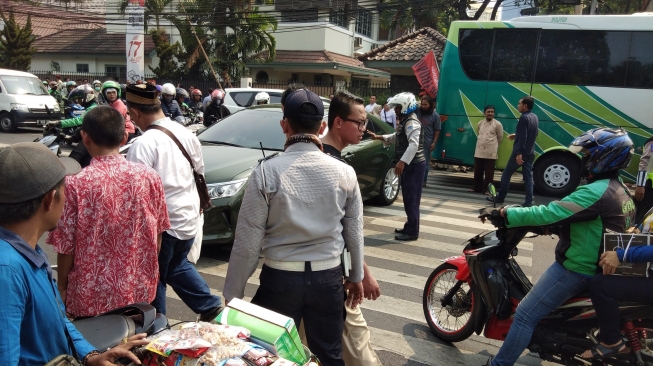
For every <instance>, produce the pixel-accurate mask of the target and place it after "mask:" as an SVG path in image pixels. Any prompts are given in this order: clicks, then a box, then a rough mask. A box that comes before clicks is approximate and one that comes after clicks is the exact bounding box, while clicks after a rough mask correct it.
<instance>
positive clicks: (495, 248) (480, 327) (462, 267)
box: [423, 186, 653, 366]
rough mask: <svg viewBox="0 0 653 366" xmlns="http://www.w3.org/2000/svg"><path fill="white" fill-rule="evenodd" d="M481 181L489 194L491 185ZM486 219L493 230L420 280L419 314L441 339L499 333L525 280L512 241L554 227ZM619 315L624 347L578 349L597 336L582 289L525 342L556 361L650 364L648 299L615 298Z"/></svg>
mask: <svg viewBox="0 0 653 366" xmlns="http://www.w3.org/2000/svg"><path fill="white" fill-rule="evenodd" d="M489 189H490V192H491V193H492V195H493V196H495V195H496V190H495V189H494V187H493V186H490V187H489ZM495 207H496V205H495ZM490 221H491V222H492V224H493V225H494V226H495V227H496V228H497V230H496V231H492V232H489V233H485V234H481V235H477V236H475V237H473V238H471V239H470V240H468V241H467V242H465V243H466V246H465V248H464V249H463V255H460V256H456V257H450V258H447V259H445V260H444V263H443V264H442V265H440V266H438V267H437V268H436V269H435V270H433V273H431V275H430V276H429V278H428V280H427V281H426V286H425V287H424V296H423V306H424V316H425V317H426V321H427V323H428V325H429V327H430V328H431V330H432V331H433V333H435V335H436V336H437V337H438V338H440V339H442V340H444V341H447V342H460V341H463V340H465V339H467V338H469V337H470V336H471V335H472V334H473V333H476V334H479V335H480V334H481V332H483V335H484V336H485V337H486V338H489V339H496V340H501V341H503V340H505V338H506V335H507V334H508V330H509V329H510V325H511V324H512V318H513V316H514V313H515V310H516V308H517V305H519V302H520V301H521V300H522V299H523V298H524V297H525V296H526V294H527V293H528V292H529V291H530V289H531V288H532V287H533V284H532V283H531V282H530V281H529V280H528V278H527V277H526V276H525V275H524V272H523V271H522V270H521V268H520V267H519V265H518V264H517V262H516V261H515V259H514V257H515V256H517V254H518V250H517V246H518V245H519V243H520V242H521V241H522V239H524V238H525V237H526V235H527V234H528V233H529V232H531V233H534V234H535V235H550V234H552V233H556V232H557V227H519V228H510V229H508V228H506V227H505V224H504V221H503V219H501V218H500V217H496V218H493V219H490ZM620 318H621V324H623V328H622V334H623V335H624V337H625V338H626V339H627V340H628V345H629V347H630V349H631V352H630V353H629V354H620V355H615V356H613V357H608V358H603V359H600V360H585V359H583V358H581V357H580V354H582V353H583V352H584V351H585V350H588V349H590V348H591V347H592V345H594V344H596V343H598V340H597V338H596V335H597V334H598V331H599V329H598V322H597V319H596V312H595V310H594V307H593V306H592V301H591V300H590V299H589V294H587V293H584V294H579V295H577V296H575V297H573V298H571V299H570V300H568V301H567V302H566V303H564V304H563V305H561V306H560V307H558V308H557V309H555V310H554V311H553V312H551V314H549V315H548V316H547V317H546V318H544V319H542V321H541V322H540V323H539V324H538V326H537V327H536V328H535V331H534V333H533V337H532V339H531V342H530V344H529V345H528V349H529V350H530V351H531V352H534V353H537V354H539V356H540V357H541V358H542V359H544V360H547V361H552V362H557V363H561V364H564V365H589V364H591V365H601V364H609V365H638V366H640V365H641V366H653V306H651V305H644V304H637V303H623V304H621V305H620Z"/></svg>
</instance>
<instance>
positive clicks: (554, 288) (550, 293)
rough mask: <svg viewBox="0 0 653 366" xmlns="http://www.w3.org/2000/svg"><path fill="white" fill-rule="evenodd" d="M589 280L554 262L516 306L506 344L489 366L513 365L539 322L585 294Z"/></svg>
mask: <svg viewBox="0 0 653 366" xmlns="http://www.w3.org/2000/svg"><path fill="white" fill-rule="evenodd" d="M590 280H591V278H590V277H587V276H585V275H582V274H579V273H576V272H572V271H570V270H568V269H566V268H565V267H563V266H562V264H560V263H558V262H554V263H553V264H552V265H551V266H550V267H549V268H548V269H547V270H546V271H545V272H544V274H542V277H540V279H539V280H538V281H537V283H535V285H534V286H533V288H532V289H531V291H530V292H529V293H528V294H527V295H526V297H524V299H523V300H522V301H521V302H520V303H519V305H518V306H517V311H516V312H515V318H514V320H513V322H512V325H511V326H510V330H509V331H508V335H507V336H506V340H505V341H504V342H503V345H502V346H501V348H500V349H499V353H497V355H496V356H495V357H494V359H493V360H492V364H491V365H492V366H503V365H514V364H515V362H516V361H517V359H518V358H519V356H521V354H522V352H524V350H525V349H526V347H527V346H528V344H529V343H530V341H531V337H532V336H533V331H534V330H535V327H536V326H537V324H538V323H539V322H540V320H542V319H543V318H544V317H545V316H547V315H549V313H551V311H553V310H554V309H555V308H557V307H558V306H560V305H562V304H563V303H564V302H565V301H567V300H569V299H570V298H571V297H572V296H574V295H576V294H578V293H581V292H583V291H586V290H587V289H588V287H589V283H590Z"/></svg>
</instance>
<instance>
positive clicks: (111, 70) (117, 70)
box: [104, 65, 127, 77]
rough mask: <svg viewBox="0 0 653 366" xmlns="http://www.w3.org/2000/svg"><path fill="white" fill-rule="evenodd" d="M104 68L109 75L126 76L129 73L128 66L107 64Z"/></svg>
mask: <svg viewBox="0 0 653 366" xmlns="http://www.w3.org/2000/svg"><path fill="white" fill-rule="evenodd" d="M104 70H105V71H106V73H107V75H108V76H113V77H121V76H125V75H126V74H127V66H120V65H115V66H111V65H106V66H105V67H104Z"/></svg>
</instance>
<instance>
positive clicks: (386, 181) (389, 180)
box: [374, 164, 401, 206]
mask: <svg viewBox="0 0 653 366" xmlns="http://www.w3.org/2000/svg"><path fill="white" fill-rule="evenodd" d="M400 185H401V182H400V180H399V176H397V174H395V166H394V164H391V165H390V167H388V169H387V170H386V172H385V175H384V176H383V181H381V185H380V187H379V195H378V196H376V197H375V198H374V200H375V202H376V203H378V204H379V205H382V206H390V205H391V204H392V203H394V201H395V200H396V199H397V196H398V195H399V187H400Z"/></svg>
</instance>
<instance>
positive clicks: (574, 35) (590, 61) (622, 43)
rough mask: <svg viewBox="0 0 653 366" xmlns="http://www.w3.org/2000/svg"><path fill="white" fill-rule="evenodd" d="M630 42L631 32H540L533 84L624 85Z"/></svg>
mask: <svg viewBox="0 0 653 366" xmlns="http://www.w3.org/2000/svg"><path fill="white" fill-rule="evenodd" d="M630 43H631V32H607V31H568V30H543V31H542V33H541V38H540V48H539V51H538V62H537V72H536V76H535V81H536V82H538V83H556V84H573V85H596V86H624V84H625V82H626V71H627V69H628V49H629V48H630ZM642 52H645V51H643V50H642ZM649 52H650V49H649Z"/></svg>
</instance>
